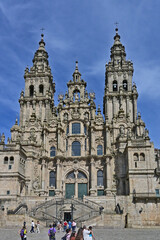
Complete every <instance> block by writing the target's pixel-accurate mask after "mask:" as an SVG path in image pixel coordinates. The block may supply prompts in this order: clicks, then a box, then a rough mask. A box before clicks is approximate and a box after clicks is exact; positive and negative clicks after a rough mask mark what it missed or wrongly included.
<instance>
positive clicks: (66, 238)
mask: <svg viewBox="0 0 160 240" xmlns="http://www.w3.org/2000/svg"><path fill="white" fill-rule="evenodd" d="M70 236H71V230H70V229H68V228H67V229H66V234H65V235H64V236H63V237H62V238H61V240H70Z"/></svg>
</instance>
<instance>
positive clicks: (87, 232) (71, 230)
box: [20, 220, 95, 240]
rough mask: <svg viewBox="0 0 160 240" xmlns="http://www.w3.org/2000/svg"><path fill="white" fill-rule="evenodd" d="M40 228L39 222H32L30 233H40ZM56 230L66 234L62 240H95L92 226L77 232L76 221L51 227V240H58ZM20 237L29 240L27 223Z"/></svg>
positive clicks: (49, 234)
mask: <svg viewBox="0 0 160 240" xmlns="http://www.w3.org/2000/svg"><path fill="white" fill-rule="evenodd" d="M39 226H40V223H39V221H37V223H36V224H35V223H34V221H33V220H32V222H31V230H30V233H40V228H39ZM56 228H57V231H58V232H60V231H63V232H65V235H64V236H63V237H62V238H61V240H95V237H94V235H93V231H92V227H91V226H90V227H89V228H87V227H86V226H85V225H84V226H83V228H82V227H81V228H79V229H78V231H77V232H76V222H75V221H72V222H71V221H68V222H67V221H64V223H63V224H62V222H58V223H57V224H56V223H53V225H50V226H49V230H48V236H49V240H56V232H57V231H56ZM20 237H21V240H27V228H26V222H24V223H23V227H22V229H21V230H20Z"/></svg>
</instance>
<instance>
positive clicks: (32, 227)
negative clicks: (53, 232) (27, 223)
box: [30, 220, 34, 233]
mask: <svg viewBox="0 0 160 240" xmlns="http://www.w3.org/2000/svg"><path fill="white" fill-rule="evenodd" d="M30 232H31V233H32V232H34V221H33V220H32V223H31V230H30Z"/></svg>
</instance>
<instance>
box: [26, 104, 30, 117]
mask: <svg viewBox="0 0 160 240" xmlns="http://www.w3.org/2000/svg"><path fill="white" fill-rule="evenodd" d="M29 115H30V102H27V107H26V119H27V120H28V119H29Z"/></svg>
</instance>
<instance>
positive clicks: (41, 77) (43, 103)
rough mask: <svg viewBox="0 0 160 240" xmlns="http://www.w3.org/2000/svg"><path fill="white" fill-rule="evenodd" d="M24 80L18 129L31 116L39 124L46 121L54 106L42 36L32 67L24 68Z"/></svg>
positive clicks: (52, 87)
mask: <svg viewBox="0 0 160 240" xmlns="http://www.w3.org/2000/svg"><path fill="white" fill-rule="evenodd" d="M24 79H25V93H24V92H23V91H22V92H21V96H20V99H19V102H20V127H21V126H24V125H25V122H26V121H27V120H28V119H29V118H30V116H31V115H32V114H35V115H36V116H37V118H38V119H39V120H40V121H41V122H43V121H44V120H46V121H48V120H49V118H50V117H51V114H52V110H53V106H54V100H53V99H54V92H55V84H54V83H53V76H52V74H51V68H50V66H49V63H48V53H47V52H46V49H45V42H44V40H43V34H41V40H40V42H39V48H38V50H37V51H36V52H35V55H34V58H33V66H32V67H31V68H30V70H29V68H28V67H26V69H25V74H24Z"/></svg>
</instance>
